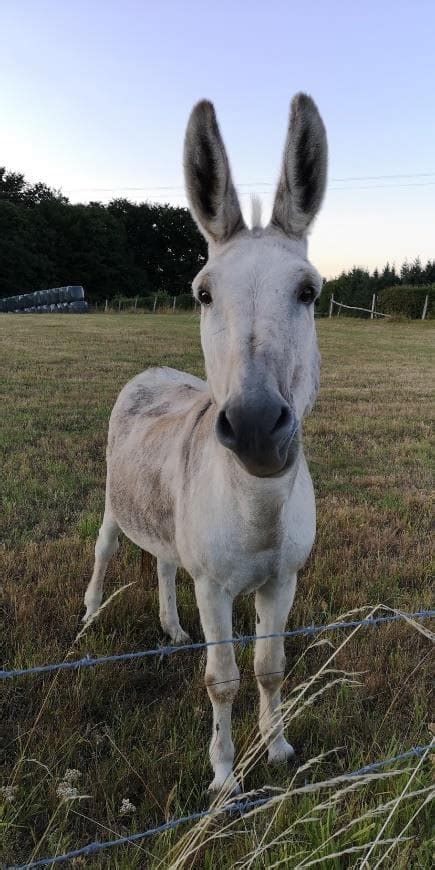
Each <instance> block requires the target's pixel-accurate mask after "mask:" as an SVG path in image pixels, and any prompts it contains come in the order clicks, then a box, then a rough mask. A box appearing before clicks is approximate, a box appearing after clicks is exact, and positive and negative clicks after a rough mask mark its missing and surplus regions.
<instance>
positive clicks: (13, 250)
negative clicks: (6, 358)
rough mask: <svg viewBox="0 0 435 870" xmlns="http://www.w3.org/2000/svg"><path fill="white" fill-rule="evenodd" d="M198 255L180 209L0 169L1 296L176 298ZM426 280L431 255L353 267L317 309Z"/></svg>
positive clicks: (433, 276)
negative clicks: (69, 192) (75, 198)
mask: <svg viewBox="0 0 435 870" xmlns="http://www.w3.org/2000/svg"><path fill="white" fill-rule="evenodd" d="M205 258H206V244H205V242H204V239H203V238H202V236H201V235H200V233H199V232H198V230H197V228H196V225H195V223H194V221H193V219H192V217H191V216H190V213H189V211H188V210H187V209H185V208H176V207H172V206H170V205H159V204H155V203H141V204H139V205H136V204H135V203H131V202H129V200H127V199H114V200H112V202H110V203H109V204H108V205H102V203H99V202H90V203H89V204H88V205H83V204H78V205H72V204H71V203H70V202H69V201H68V199H67V198H66V197H65V196H63V195H62V193H61V192H60V191H57V190H52V189H51V188H49V187H47V185H45V184H42V183H38V184H29V183H28V182H26V180H25V178H24V176H23V175H22V174H20V173H14V172H7V171H6V169H4V168H1V167H0V297H5V296H15V295H17V294H19V293H27V292H31V291H34V290H44V289H47V288H50V287H62V286H65V285H71V284H81V285H83V286H84V288H85V291H86V298H87V299H88V300H89V301H90V302H98V301H102V300H103V299H108V300H109V301H110V300H112V299H114V298H119V297H132V296H139V297H140V298H141V299H144V297H147V296H148V297H151V296H154V294H156V293H157V294H159V295H160V296H161V297H162V298H167V296H168V295H169V296H174V295H176V296H180V295H183V294H186V293H190V284H191V281H192V279H193V277H194V275H195V274H196V273H197V272H198V271H199V269H200V268H201V266H202V265H203V263H204V261H205ZM430 284H432V285H434V284H435V260H432V261H429V262H428V263H427V264H426V266H423V265H422V264H421V263H420V260H418V259H417V260H415V261H414V262H413V263H411V264H409V263H404V264H403V266H402V267H401V268H400V270H399V271H396V269H395V267H394V266H392V267H390V266H389V264H387V265H386V266H385V267H384V269H383V270H382V271H378V270H377V269H375V270H374V272H372V273H370V272H369V271H368V270H367V269H361V268H353V269H351V270H350V271H348V272H343V273H342V274H341V275H339V277H338V278H334V279H333V280H331V281H326V282H325V285H324V290H323V293H322V295H321V297H320V300H319V306H318V313H319V314H326V313H327V311H328V307H329V299H330V296H331V294H332V293H333V294H334V297H335V298H336V299H337V300H338V301H340V302H344V303H345V304H347V305H359V306H362V307H367V308H368V307H370V305H371V300H372V296H373V293H376V294H379V293H380V292H381V291H382V290H384V289H385V288H394V287H395V286H399V285H402V286H413V287H415V286H417V285H418V286H420V285H430ZM181 301H182V300H180V303H181Z"/></svg>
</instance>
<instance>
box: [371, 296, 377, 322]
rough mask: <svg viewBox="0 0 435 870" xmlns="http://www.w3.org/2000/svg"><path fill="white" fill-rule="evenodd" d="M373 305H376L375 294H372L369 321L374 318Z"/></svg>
mask: <svg viewBox="0 0 435 870" xmlns="http://www.w3.org/2000/svg"><path fill="white" fill-rule="evenodd" d="M375 304H376V293H373V298H372V307H371V312H370V320H373V318H374V316H375Z"/></svg>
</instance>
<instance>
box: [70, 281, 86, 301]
mask: <svg viewBox="0 0 435 870" xmlns="http://www.w3.org/2000/svg"><path fill="white" fill-rule="evenodd" d="M66 289H67V290H68V301H69V302H80V301H81V300H82V299H84V298H85V291H84V290H83V287H82V286H81V285H80V284H74V285H70V286H69V287H67V288H66Z"/></svg>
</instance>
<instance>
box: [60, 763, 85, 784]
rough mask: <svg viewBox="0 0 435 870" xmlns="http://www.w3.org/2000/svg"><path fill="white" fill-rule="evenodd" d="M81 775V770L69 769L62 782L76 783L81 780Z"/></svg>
mask: <svg viewBox="0 0 435 870" xmlns="http://www.w3.org/2000/svg"><path fill="white" fill-rule="evenodd" d="M80 777H81V773H80V771H79V770H75V769H74V768H71V767H68V768H67V770H66V771H65V773H64V776H63V780H62V782H69V783H72V782H76V780H77V779H80Z"/></svg>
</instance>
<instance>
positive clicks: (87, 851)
mask: <svg viewBox="0 0 435 870" xmlns="http://www.w3.org/2000/svg"><path fill="white" fill-rule="evenodd" d="M433 748H434V741H432V742H431V743H429V744H427V745H426V746H413V747H412V748H411V749H408V750H407V751H406V752H402V753H400V754H399V755H394V756H392V757H390V758H384V759H380V760H378V761H374V762H373V763H372V764H367V765H366V766H365V767H361V768H360V769H359V770H353V771H350V772H348V773H347V774H344V775H343V777H342V779H343V780H346V779H352V778H353V777H357V776H366V775H367V774H370V773H372V772H373V771H376V770H379V769H380V768H382V767H386V766H387V765H389V764H396V763H397V762H400V761H404V760H406V759H408V758H413V757H415V756H419V757H420V758H421V757H422V756H424V755H427V754H428V753H429V752H430V751H432V750H433ZM268 803H270V805H271V806H273V805H274V804H275V800H274V799H271V797H270V796H268V797H259V798H256V799H255V800H243V798H242V799H241V800H238V801H234V802H232V803H229V804H228V803H227V804H224V805H222V806H218V807H211V808H210V809H208V810H201V811H199V812H196V813H191V814H190V815H188V816H180V817H179V818H176V819H170V820H169V821H167V822H163V823H162V824H161V825H157V827H154V828H148V829H147V830H146V831H140V832H137V833H134V834H128V835H127V836H125V837H118V838H117V839H115V840H105V841H104V840H103V841H101V840H96V841H94V842H93V843H87V844H86V845H85V846H81V847H80V848H79V849H73V850H72V851H71V852H65V853H64V854H63V855H52V856H50V857H48V858H40V859H38V860H37V861H31V862H30V863H27V864H14V865H10V866H9V867H7V868H6V870H31V868H33V867H46V866H47V865H49V864H60V863H62V862H64V861H71V860H72V859H73V858H80V857H82V856H89V855H94V854H95V853H96V852H100V851H102V850H103V849H110V848H114V847H115V846H125V845H128V844H132V843H135V842H137V841H138V840H143V839H145V838H147V837H153V836H155V835H156V834H163V833H165V832H166V831H172V830H174V829H175V828H178V827H179V826H180V825H185V824H188V823H189V822H196V821H199V820H200V819H203V818H205V817H206V816H219V815H223V814H227V813H228V814H237V815H240V816H243V815H245V814H246V813H247V812H249V810H252V809H255V808H256V807H260V806H266V804H268Z"/></svg>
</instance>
